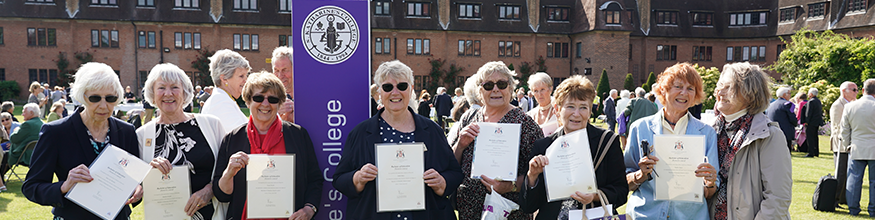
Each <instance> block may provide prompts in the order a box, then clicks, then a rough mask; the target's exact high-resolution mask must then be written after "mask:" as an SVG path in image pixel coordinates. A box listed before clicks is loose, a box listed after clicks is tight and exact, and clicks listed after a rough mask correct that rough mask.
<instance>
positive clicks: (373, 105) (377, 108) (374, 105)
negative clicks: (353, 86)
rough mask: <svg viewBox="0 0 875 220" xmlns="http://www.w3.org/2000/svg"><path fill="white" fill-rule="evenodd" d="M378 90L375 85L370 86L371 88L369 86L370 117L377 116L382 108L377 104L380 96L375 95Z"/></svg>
mask: <svg viewBox="0 0 875 220" xmlns="http://www.w3.org/2000/svg"><path fill="white" fill-rule="evenodd" d="M379 88H380V86H377V84H371V86H370V95H371V117H373V116H374V115H377V112H379V111H380V109H381V108H382V106H380V104H379V102H380V94H377V89H379Z"/></svg>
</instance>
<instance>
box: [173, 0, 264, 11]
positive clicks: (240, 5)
mask: <svg viewBox="0 0 875 220" xmlns="http://www.w3.org/2000/svg"><path fill="white" fill-rule="evenodd" d="M176 1H179V0H176ZM183 1H185V0H183ZM257 2H258V0H234V10H258V3H257Z"/></svg>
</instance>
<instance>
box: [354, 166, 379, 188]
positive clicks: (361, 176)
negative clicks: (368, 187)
mask: <svg viewBox="0 0 875 220" xmlns="http://www.w3.org/2000/svg"><path fill="white" fill-rule="evenodd" d="M376 178H377V166H374V165H373V164H371V163H367V164H365V165H364V166H362V168H361V169H359V170H358V171H355V174H353V175H352V183H353V184H355V189H356V191H358V192H362V190H364V189H365V184H368V182H370V181H374V179H376Z"/></svg>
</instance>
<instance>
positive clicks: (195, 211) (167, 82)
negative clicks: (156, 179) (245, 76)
mask: <svg viewBox="0 0 875 220" xmlns="http://www.w3.org/2000/svg"><path fill="white" fill-rule="evenodd" d="M144 88H145V91H144V94H143V97H144V98H145V99H146V102H148V103H149V104H151V105H152V106H155V107H156V108H157V109H158V112H160V114H158V118H156V119H155V120H152V121H150V122H149V123H146V124H145V125H143V126H142V127H140V128H139V129H137V137H138V139H139V142H140V152H143V153H142V155H140V158H141V159H143V161H148V162H150V163H149V164H150V165H152V167H155V168H158V171H161V173H162V174H167V173H169V172H170V170H172V169H173V166H184V167H187V170H188V171H189V187H190V189H191V196H190V197H189V199H188V201H187V202H186V204H185V207H178V208H179V209H184V210H185V213H186V214H188V215H189V216H191V218H192V219H195V220H201V219H212V217H213V216H214V215H213V213H214V212H215V211H216V210H219V209H218V208H215V207H214V206H215V205H218V202H212V201H211V200H212V198H213V191H212V184H211V182H212V177H213V171H214V170H215V169H216V167H215V164H216V156H217V155H218V153H219V144H220V143H221V141H222V137H224V136H225V131H224V130H222V129H223V128H222V123H221V122H219V118H216V117H215V116H212V115H207V114H192V113H186V112H184V111H183V109H184V108H185V107H186V106H188V105H189V104H191V102H192V98H193V97H194V93H193V90H192V85H191V79H189V78H188V75H186V74H185V71H183V70H182V69H180V68H179V67H177V66H176V65H173V64H170V63H164V64H158V65H155V67H153V68H152V71H150V72H149V76H148V77H147V78H146V85H145V86H144ZM149 141H151V143H148V142H149ZM211 203H212V205H210V204H211ZM219 214H224V213H219Z"/></svg>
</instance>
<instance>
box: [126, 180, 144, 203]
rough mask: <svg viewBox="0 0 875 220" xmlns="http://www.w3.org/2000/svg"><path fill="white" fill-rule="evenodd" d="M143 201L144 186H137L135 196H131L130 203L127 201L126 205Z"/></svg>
mask: <svg viewBox="0 0 875 220" xmlns="http://www.w3.org/2000/svg"><path fill="white" fill-rule="evenodd" d="M141 199H143V185H137V188H136V189H134V194H131V198H128V201H125V205H128V204H131V203H135V202H137V201H140V200H141Z"/></svg>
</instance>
